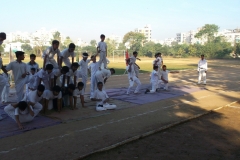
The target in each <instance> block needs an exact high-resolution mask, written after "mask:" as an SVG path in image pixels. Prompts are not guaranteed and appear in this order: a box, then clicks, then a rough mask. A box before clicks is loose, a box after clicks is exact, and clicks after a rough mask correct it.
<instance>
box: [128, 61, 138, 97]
mask: <svg viewBox="0 0 240 160" xmlns="http://www.w3.org/2000/svg"><path fill="white" fill-rule="evenodd" d="M129 67H130V65H128V66H127V67H126V70H127V71H128V69H129ZM131 78H132V80H131ZM128 80H129V87H128V90H127V94H129V93H130V90H131V88H132V87H133V85H134V83H136V84H137V87H136V89H135V91H134V93H138V92H139V89H140V86H141V82H140V80H139V79H138V78H137V77H136V74H135V71H134V67H133V65H131V72H129V71H128Z"/></svg>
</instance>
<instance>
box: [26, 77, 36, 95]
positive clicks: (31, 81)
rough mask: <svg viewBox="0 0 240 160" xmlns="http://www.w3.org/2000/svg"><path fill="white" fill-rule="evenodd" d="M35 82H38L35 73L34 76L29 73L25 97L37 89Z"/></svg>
mask: <svg viewBox="0 0 240 160" xmlns="http://www.w3.org/2000/svg"><path fill="white" fill-rule="evenodd" d="M37 81H38V77H37V73H35V74H34V75H32V74H31V73H30V75H28V80H27V84H26V92H25V95H26V94H28V92H29V91H31V90H35V89H37V87H38V84H37Z"/></svg>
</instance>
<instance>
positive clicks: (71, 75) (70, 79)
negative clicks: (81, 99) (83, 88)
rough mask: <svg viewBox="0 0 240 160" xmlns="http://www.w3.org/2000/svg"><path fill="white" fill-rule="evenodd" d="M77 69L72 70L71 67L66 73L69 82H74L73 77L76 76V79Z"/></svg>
mask: <svg viewBox="0 0 240 160" xmlns="http://www.w3.org/2000/svg"><path fill="white" fill-rule="evenodd" d="M78 72H79V71H78V70H76V71H74V72H73V70H72V69H69V72H68V73H67V74H66V76H67V77H69V84H74V77H76V80H77V78H78Z"/></svg>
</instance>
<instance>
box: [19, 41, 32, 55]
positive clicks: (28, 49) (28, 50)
mask: <svg viewBox="0 0 240 160" xmlns="http://www.w3.org/2000/svg"><path fill="white" fill-rule="evenodd" d="M21 48H22V50H23V51H24V52H25V53H27V54H31V53H32V52H33V48H32V46H30V45H29V44H27V43H25V44H22V46H21Z"/></svg>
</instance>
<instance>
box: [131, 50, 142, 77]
mask: <svg viewBox="0 0 240 160" xmlns="http://www.w3.org/2000/svg"><path fill="white" fill-rule="evenodd" d="M137 55H138V52H137V51H134V52H133V56H132V57H130V64H132V65H133V67H134V71H135V74H136V77H137V78H138V74H139V69H140V67H139V66H138V65H137V64H136V60H137V59H138V60H140V61H141V59H139V58H137Z"/></svg>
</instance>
